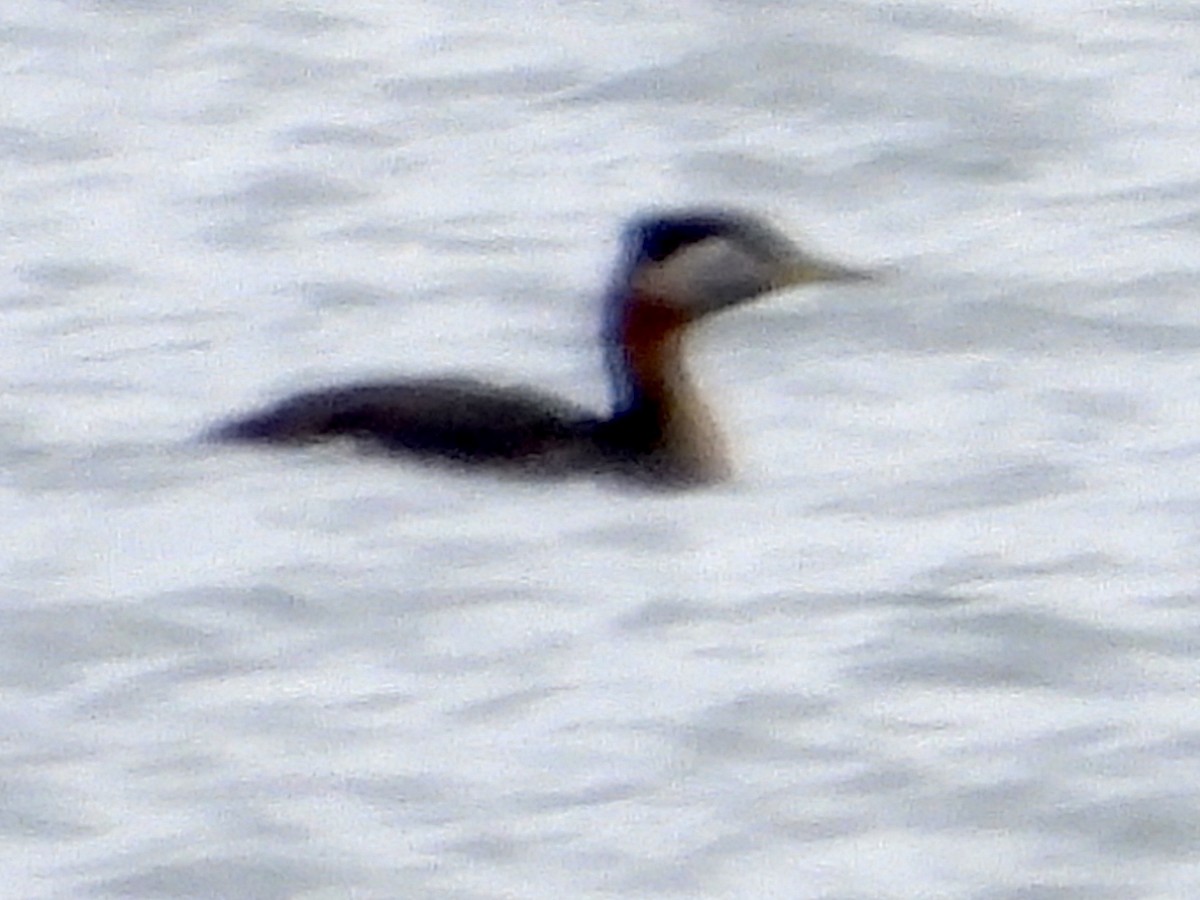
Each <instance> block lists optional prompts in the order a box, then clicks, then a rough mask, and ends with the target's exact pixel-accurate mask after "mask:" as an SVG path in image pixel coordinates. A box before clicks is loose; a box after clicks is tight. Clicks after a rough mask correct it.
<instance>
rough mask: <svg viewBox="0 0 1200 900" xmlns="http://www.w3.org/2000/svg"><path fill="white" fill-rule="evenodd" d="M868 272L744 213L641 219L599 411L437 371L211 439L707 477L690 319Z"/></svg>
mask: <svg viewBox="0 0 1200 900" xmlns="http://www.w3.org/2000/svg"><path fill="white" fill-rule="evenodd" d="M866 277H869V276H868V275H867V274H866V273H864V272H860V271H857V270H855V269H851V268H848V267H846V266H842V265H839V264H837V263H833V262H829V261H826V260H822V259H819V258H817V257H815V256H812V255H809V254H808V253H806V252H804V251H802V250H801V249H800V248H799V247H797V246H796V245H795V244H794V243H793V242H792V241H790V240H789V239H788V238H787V237H785V236H784V235H783V234H782V233H781V232H779V231H778V230H776V229H775V228H774V227H772V226H771V225H769V224H767V223H766V222H765V221H763V220H762V219H760V218H758V217H756V216H753V215H750V214H747V213H743V212H736V211H729V210H720V209H714V210H708V209H694V210H682V211H677V212H667V213H660V214H655V215H648V216H644V217H641V218H638V219H635V220H634V221H633V222H632V223H630V224H629V225H628V226H627V228H626V230H625V233H624V239H623V241H622V249H621V258H620V261H619V264H618V268H617V272H616V276H615V278H614V280H613V282H612V286H611V288H610V290H609V294H608V300H607V303H606V305H605V314H606V315H605V325H604V330H603V342H604V351H605V353H606V356H607V363H608V370H609V376H610V379H611V384H612V395H613V398H612V410H611V412H609V413H608V414H607V415H597V414H596V413H594V412H590V411H588V410H586V409H584V408H582V407H578V406H576V405H574V404H572V403H570V402H568V401H566V400H562V399H560V398H557V397H555V396H553V395H550V394H546V393H544V392H542V391H539V390H533V389H525V388H519V389H515V388H509V387H503V386H497V385H492V384H488V383H485V382H481V381H477V380H474V379H468V378H459V377H443V378H425V379H416V380H405V381H393V382H367V383H358V384H348V385H344V386H340V387H330V388H323V389H318V390H313V391H308V392H305V393H301V394H297V395H294V396H292V397H290V398H287V399H284V400H282V401H281V402H279V403H278V404H276V405H274V406H271V407H268V408H266V409H264V410H261V411H259V412H255V413H251V414H250V415H248V416H246V417H244V418H240V419H237V420H234V421H232V422H229V423H227V424H225V425H223V426H221V427H219V428H218V429H217V430H216V431H215V432H214V436H215V437H216V438H218V439H222V440H234V441H262V442H268V443H274V444H303V443H310V442H314V441H318V440H323V439H328V438H334V437H339V436H346V437H350V438H354V439H357V440H360V441H366V442H369V443H370V444H373V445H375V446H377V447H380V448H382V449H385V450H389V451H399V452H406V453H409V454H414V455H418V456H423V457H428V458H435V459H442V460H446V461H450V462H456V463H462V464H484V465H490V466H492V467H499V468H504V469H510V470H516V471H525V472H532V473H538V474H559V475H561V474H569V473H613V474H617V475H622V476H627V477H632V478H635V479H638V480H641V481H644V482H647V483H650V484H658V485H663V486H688V485H698V484H704V483H711V482H714V481H719V480H721V479H722V478H723V477H725V476H726V475H727V474H728V472H729V464H728V461H727V459H726V455H725V452H724V449H723V446H722V440H721V437H720V434H719V432H718V431H717V429H716V426H715V425H714V423H713V420H712V418H711V416H710V415H709V413H708V411H707V410H706V408H705V407H704V405H703V404H702V403H701V402H700V399H699V396H698V395H697V393H696V391H695V389H694V387H693V385H692V382H691V380H690V378H689V377H688V374H687V371H686V369H685V366H684V359H683V355H684V343H685V338H686V336H687V334H688V332H689V330H690V328H691V327H692V326H693V325H695V324H696V323H698V322H700V321H701V320H703V319H706V318H708V317H709V316H712V315H714V314H716V313H719V312H721V311H723V310H726V309H730V308H732V307H734V306H737V305H740V304H742V303H745V302H746V301H749V300H753V299H754V298H756V297H759V296H762V295H763V294H766V293H769V292H772V291H776V290H781V289H783V288H786V287H790V286H798V285H803V284H811V283H816V282H836V281H854V280H859V279H862V278H866Z"/></svg>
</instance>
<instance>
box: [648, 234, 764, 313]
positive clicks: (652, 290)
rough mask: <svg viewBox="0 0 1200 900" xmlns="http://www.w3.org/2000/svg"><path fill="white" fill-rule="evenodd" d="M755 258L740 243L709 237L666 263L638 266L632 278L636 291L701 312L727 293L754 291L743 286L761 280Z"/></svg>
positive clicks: (670, 258) (744, 293)
mask: <svg viewBox="0 0 1200 900" xmlns="http://www.w3.org/2000/svg"><path fill="white" fill-rule="evenodd" d="M759 268H760V266H758V265H757V264H756V262H755V260H753V259H751V258H749V257H748V256H747V255H746V253H745V252H744V251H743V250H741V249H740V248H738V247H737V246H736V245H734V244H732V243H730V242H729V241H727V240H724V239H721V238H709V239H708V240H704V241H700V242H699V243H696V244H693V245H692V246H690V247H686V248H684V249H683V250H680V251H679V252H677V253H675V254H673V255H672V256H670V257H668V258H667V259H665V260H663V261H662V262H658V263H647V264H645V265H643V266H640V267H638V269H637V271H636V272H634V275H633V278H632V287H633V289H634V291H635V292H637V293H641V294H645V295H648V296H653V297H659V298H661V299H662V300H664V301H665V302H668V303H670V304H671V305H673V306H675V307H676V308H678V309H680V310H685V311H687V312H689V313H693V314H700V313H704V312H708V311H710V310H712V309H713V308H714V303H716V304H717V306H718V308H719V305H720V304H721V303H722V302H724V300H725V299H726V298H725V296H724V295H725V294H727V293H731V292H732V293H734V294H741V295H743V296H745V295H747V294H748V293H752V291H749V290H747V289H745V288H743V285H755V284H757V282H758V281H759V280H760V274H759V273H758V269H759Z"/></svg>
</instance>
